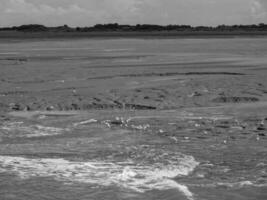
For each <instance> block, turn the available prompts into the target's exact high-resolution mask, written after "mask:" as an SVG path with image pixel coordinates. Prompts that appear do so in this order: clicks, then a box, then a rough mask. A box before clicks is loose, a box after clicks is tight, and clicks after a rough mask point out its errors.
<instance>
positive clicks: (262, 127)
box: [257, 126, 266, 131]
mask: <svg viewBox="0 0 267 200" xmlns="http://www.w3.org/2000/svg"><path fill="white" fill-rule="evenodd" d="M257 130H258V131H264V130H266V128H265V127H264V126H259V127H258V128H257Z"/></svg>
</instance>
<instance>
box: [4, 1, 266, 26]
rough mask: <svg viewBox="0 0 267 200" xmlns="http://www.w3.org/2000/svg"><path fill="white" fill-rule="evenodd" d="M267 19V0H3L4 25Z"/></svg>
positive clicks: (249, 21) (248, 21) (213, 22)
mask: <svg viewBox="0 0 267 200" xmlns="http://www.w3.org/2000/svg"><path fill="white" fill-rule="evenodd" d="M113 22H118V23H124V24H138V23H140V24H144V23H150V24H189V25H218V24H252V23H256V24H257V23H260V22H263V23H267V0H0V26H14V25H21V24H30V23H38V24H44V25H47V26H57V25H63V24H68V25H70V26H91V25H94V24H96V23H113Z"/></svg>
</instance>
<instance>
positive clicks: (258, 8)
mask: <svg viewBox="0 0 267 200" xmlns="http://www.w3.org/2000/svg"><path fill="white" fill-rule="evenodd" d="M266 10H267V1H266V0H253V1H252V2H251V14H252V17H254V18H256V19H264V18H266V16H267V11H266Z"/></svg>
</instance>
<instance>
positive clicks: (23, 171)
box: [0, 110, 267, 199]
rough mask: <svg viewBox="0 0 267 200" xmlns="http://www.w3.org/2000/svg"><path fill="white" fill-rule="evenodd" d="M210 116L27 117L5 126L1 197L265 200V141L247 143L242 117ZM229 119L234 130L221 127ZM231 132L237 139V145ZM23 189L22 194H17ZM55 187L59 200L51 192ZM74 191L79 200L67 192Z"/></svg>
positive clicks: (178, 113)
mask: <svg viewBox="0 0 267 200" xmlns="http://www.w3.org/2000/svg"><path fill="white" fill-rule="evenodd" d="M154 112H156V111H154ZM206 112H207V110H205V111H204V112H203V111H202V110H198V111H197V112H192V111H190V112H189V111H185V110H184V111H174V110H173V111H160V112H158V111H157V114H158V115H157V116H155V115H153V111H152V112H149V111H140V112H136V111H134V112H131V111H130V112H109V111H107V112H104V111H103V112H102V113H101V115H99V114H98V113H97V112H96V113H90V114H89V113H87V114H86V113H84V112H83V113H81V114H78V113H77V114H76V115H73V116H72V117H71V118H69V117H68V116H66V115H64V114H65V113H64V114H63V115H62V116H61V115H60V113H59V115H58V116H57V117H55V116H56V115H53V114H52V115H46V114H47V113H44V114H41V113H38V116H41V119H40V117H38V116H36V115H32V114H29V115H28V113H27V112H24V113H21V114H19V115H20V116H23V115H25V116H33V117H32V118H30V119H29V118H19V119H20V121H17V120H18V119H17V118H14V119H12V120H8V121H5V122H3V123H2V124H1V126H0V133H1V140H2V141H1V146H0V147H1V148H0V151H1V156H0V174H1V175H0V176H1V180H2V181H1V182H2V184H3V183H4V182H6V183H7V185H6V186H5V187H1V188H2V189H1V193H0V194H1V195H2V196H4V198H5V199H24V198H25V199H26V198H30V199H34V198H36V192H37V193H38V194H39V195H42V196H44V197H46V198H48V199H49V198H51V197H53V198H56V199H71V198H74V199H83V198H88V196H89V197H90V199H97V198H104V199H114V198H115V199H144V198H145V199H213V197H214V195H215V196H217V195H218V194H220V193H222V192H223V194H224V196H225V197H224V196H223V197H222V198H221V199H227V198H230V197H231V198H234V199H251V197H249V196H247V194H246V193H249V194H252V193H253V192H255V194H254V197H256V196H257V198H258V199H264V197H265V195H266V192H265V191H266V190H265V189H266V188H267V187H266V186H267V179H266V175H267V174H266V166H267V160H266V155H267V152H266V146H265V147H264V145H262V142H264V143H265V142H266V140H265V139H264V138H261V141H257V140H256V138H251V137H253V135H252V136H251V135H250V136H249V137H248V136H245V137H244V136H243V135H242V133H241V131H240V129H238V128H237V126H238V125H237V124H236V123H237V122H236V119H238V116H235V115H226V114H225V115H222V114H221V113H220V114H218V113H217V111H216V112H215V111H214V110H211V111H209V112H210V114H209V115H207V114H206ZM35 114H36V113H35ZM15 115H16V113H15ZM57 121H58V123H57ZM225 121H227V122H228V123H227V124H230V125H231V126H229V128H224V130H220V129H219V128H216V127H220V125H222V124H224V123H225ZM239 123H242V121H240V122H239ZM55 124H60V126H57V127H54V126H52V125H55ZM231 127H232V128H231ZM247 128H248V129H249V128H250V127H247ZM220 131H223V132H224V134H221V133H220ZM232 131H235V133H234V135H235V136H236V137H240V138H239V139H238V140H235V139H232V140H231V139H230V136H231V135H233V133H232ZM215 132H217V134H215ZM45 133H46V134H45ZM248 143H250V147H249V149H248V147H247V144H248ZM35 183H38V184H37V185H35ZM17 184H20V190H23V192H20V193H18V191H16V192H10V191H12V187H13V186H14V185H17ZM8 185H9V186H10V188H9V187H8ZM33 185H34V187H33ZM53 185H57V186H56V187H55V188H53V190H52V191H53V193H52V194H50V192H49V193H47V190H44V189H45V188H50V187H53ZM70 188H71V189H70ZM85 188H86V190H85ZM203 189H204V190H205V191H206V192H204V193H203V191H204V190H203ZM49 190H50V189H49ZM68 190H70V191H71V192H73V193H75V195H76V196H75V197H74V196H73V195H71V196H65V195H66V194H65V195H63V194H62V191H68ZM70 191H69V192H70ZM248 191H250V192H248ZM69 192H67V193H69ZM251 192H252V193H251ZM107 194H108V195H107ZM24 195H26V196H24ZM46 195H48V196H46ZM49 195H52V196H49ZM106 195H107V196H106ZM69 197H71V198H69ZM257 198H256V199H257Z"/></svg>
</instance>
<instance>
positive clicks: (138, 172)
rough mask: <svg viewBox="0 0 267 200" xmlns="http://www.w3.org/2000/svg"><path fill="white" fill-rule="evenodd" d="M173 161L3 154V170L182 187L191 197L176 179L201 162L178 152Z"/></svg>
mask: <svg viewBox="0 0 267 200" xmlns="http://www.w3.org/2000/svg"><path fill="white" fill-rule="evenodd" d="M170 160H171V161H170V162H167V163H156V164H154V165H149V164H145V163H143V164H136V163H134V162H133V161H128V162H101V161H88V162H73V161H68V160H65V159H30V158H23V157H10V156H0V172H12V173H16V174H17V175H18V176H19V177H21V178H23V179H28V178H31V177H52V178H54V179H56V180H58V181H65V182H81V183H86V184H91V185H100V186H112V185H116V186H119V187H123V188H126V189H131V190H133V191H136V192H145V191H148V190H153V189H157V190H168V189H178V190H179V191H181V192H182V193H183V194H184V195H185V196H186V197H187V198H188V199H190V200H192V199H193V194H192V193H191V192H190V190H189V189H188V188H187V187H186V186H185V185H182V184H179V183H177V182H176V181H174V180H173V178H175V177H176V176H186V175H188V174H189V173H190V172H192V171H193V170H194V168H195V167H196V166H197V165H198V162H196V161H195V160H194V158H193V157H191V156H185V155H182V154H176V157H174V158H173V157H170Z"/></svg>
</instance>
